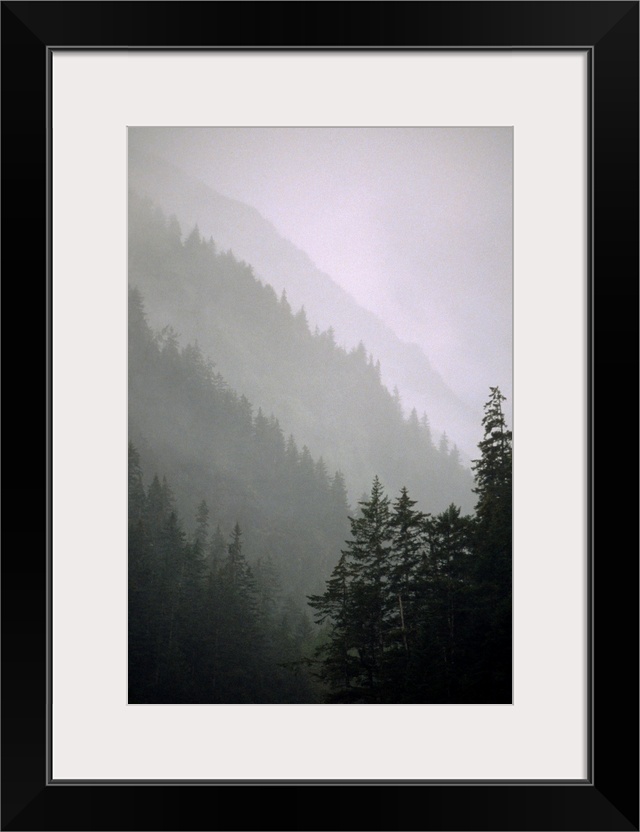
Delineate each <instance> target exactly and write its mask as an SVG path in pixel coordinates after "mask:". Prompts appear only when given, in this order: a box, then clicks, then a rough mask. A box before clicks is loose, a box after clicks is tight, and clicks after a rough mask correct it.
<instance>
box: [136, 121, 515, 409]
mask: <svg viewBox="0 0 640 832" xmlns="http://www.w3.org/2000/svg"><path fill="white" fill-rule="evenodd" d="M146 138H147V139H149V140H150V146H151V147H152V148H153V150H154V152H155V153H156V154H157V155H159V156H162V157H164V158H166V159H167V160H168V161H171V162H172V163H173V164H175V165H176V166H178V167H180V168H182V169H183V170H184V171H185V172H186V173H188V174H190V175H192V176H195V177H197V178H199V179H201V180H203V181H204V182H205V183H206V184H207V185H209V186H211V187H212V188H214V189H215V190H217V191H219V192H220V193H222V194H224V195H226V196H230V197H234V198H236V199H239V200H242V201H243V202H246V203H249V204H250V205H253V206H254V207H255V208H257V209H258V210H259V211H260V212H261V213H262V214H263V215H264V216H265V217H266V218H267V219H269V220H270V221H271V222H272V223H273V224H274V225H275V226H276V228H277V229H278V230H279V231H280V233H281V234H282V235H283V236H284V237H287V238H288V239H289V240H291V242H293V243H294V244H295V245H297V246H298V247H300V248H302V249H304V251H306V252H307V254H309V255H310V257H311V258H312V260H313V261H314V262H315V263H316V265H317V266H318V267H319V268H321V269H322V270H323V271H325V272H327V273H328V274H329V275H331V277H333V279H334V280H335V281H336V282H338V283H339V284H341V285H342V286H343V287H344V288H345V289H347V290H348V291H349V292H350V293H351V294H352V295H353V296H354V297H355V298H356V299H357V300H358V301H359V302H360V303H361V304H362V305H363V306H365V307H367V308H368V309H370V310H371V311H373V312H375V313H376V314H377V315H378V316H379V317H381V318H382V319H383V320H384V321H385V322H386V323H387V324H388V325H389V326H390V327H391V328H392V329H393V330H394V331H395V332H396V334H398V335H399V336H400V337H402V338H403V339H404V340H407V341H413V342H415V343H417V344H419V345H420V346H421V347H423V349H424V351H425V352H426V354H427V355H428V356H429V358H430V360H431V362H432V364H433V366H434V367H436V368H437V369H438V370H439V371H440V372H441V373H442V375H443V376H444V378H445V380H446V381H447V382H448V384H449V385H450V387H452V388H453V389H454V390H455V391H456V392H457V393H459V394H460V395H461V396H462V397H463V398H465V399H466V400H467V401H468V402H469V403H470V404H472V405H473V406H474V407H482V404H483V403H484V401H486V399H487V397H488V392H489V386H490V385H491V386H494V385H496V384H497V385H499V386H500V388H501V389H502V391H503V392H504V393H505V395H507V397H508V399H509V405H510V404H511V359H512V349H511V342H512V331H511V322H512V315H511V306H512V138H513V135H512V130H511V128H508V127H498V128H486V127H484V128H244V127H243V128H220V127H217V128H190V129H186V128H169V129H166V128H163V129H159V130H157V131H153V135H150V134H147V136H146ZM367 346H368V348H369V349H370V350H372V351H373V352H374V353H375V345H367Z"/></svg>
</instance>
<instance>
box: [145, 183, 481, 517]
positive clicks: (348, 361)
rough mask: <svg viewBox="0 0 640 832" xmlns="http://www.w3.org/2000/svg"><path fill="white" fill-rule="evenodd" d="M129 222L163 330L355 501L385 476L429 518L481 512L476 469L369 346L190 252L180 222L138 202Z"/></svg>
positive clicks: (241, 267)
mask: <svg viewBox="0 0 640 832" xmlns="http://www.w3.org/2000/svg"><path fill="white" fill-rule="evenodd" d="M129 225H130V229H129V280H130V283H131V285H132V286H134V287H137V288H139V289H140V290H141V291H142V292H143V294H144V297H145V303H146V308H147V312H148V314H149V318H150V320H151V322H152V324H153V326H154V327H158V326H164V325H166V324H167V323H171V325H172V326H174V327H175V328H176V329H177V331H178V333H179V335H180V337H181V338H182V340H183V342H184V341H190V342H197V343H198V344H199V347H200V348H201V349H202V351H203V353H204V354H205V355H207V356H208V357H210V358H211V359H212V361H213V362H214V363H215V365H216V370H217V371H218V372H219V373H221V374H222V375H223V376H224V378H225V379H226V381H227V382H228V383H229V384H230V385H231V386H232V387H233V388H234V389H235V390H237V391H238V392H239V393H241V394H244V395H246V396H247V397H248V398H249V399H250V400H251V401H252V402H253V404H254V406H255V407H260V408H262V410H263V412H264V414H265V416H268V415H270V414H275V415H276V416H277V417H278V419H279V421H280V426H281V427H282V430H283V431H284V433H285V435H289V434H293V435H295V437H296V439H297V441H298V442H299V443H300V444H301V445H302V444H304V445H306V446H308V448H309V451H310V453H311V454H312V455H313V456H314V457H315V458H318V457H320V456H322V457H323V459H324V462H325V463H326V464H327V465H328V466H329V468H330V469H331V470H336V469H340V470H341V471H342V472H343V473H344V475H345V478H346V481H347V486H348V487H349V489H350V495H351V498H352V500H353V501H355V500H357V499H358V497H359V496H360V495H361V494H362V493H363V492H365V493H366V492H367V491H368V490H369V488H370V485H371V481H372V480H373V477H374V476H375V475H378V476H379V477H380V478H381V480H382V482H383V483H384V484H385V486H386V487H387V488H388V490H389V492H390V493H391V494H395V493H397V492H398V491H399V490H400V489H401V488H402V487H403V486H406V487H408V488H409V490H410V491H411V493H412V494H414V496H415V498H416V499H418V500H420V502H421V505H422V507H423V508H424V509H426V510H428V511H440V510H442V509H444V508H446V507H447V506H448V505H449V504H450V503H451V502H454V503H456V504H457V505H460V506H462V508H463V509H464V510H465V511H470V510H471V509H472V505H473V498H472V493H471V486H472V478H471V474H470V472H469V471H467V470H465V469H464V468H463V467H462V466H461V465H460V462H459V460H458V458H457V455H456V453H455V452H452V451H449V449H448V448H446V447H445V446H444V444H443V443H441V445H440V447H438V448H436V447H435V446H434V444H433V441H432V438H431V432H430V427H429V424H428V421H427V420H426V419H423V420H419V419H418V417H417V414H415V413H412V415H411V417H410V418H409V419H408V420H405V419H404V418H403V415H402V409H401V406H400V401H399V399H398V397H397V396H395V395H392V394H390V393H389V391H388V390H387V388H386V387H385V386H384V385H383V384H382V381H381V377H380V368H379V366H378V365H377V364H375V363H374V362H373V360H372V357H371V356H370V355H368V354H367V352H366V349H365V348H364V346H363V345H359V346H358V347H357V348H355V349H354V350H352V351H350V352H347V351H346V350H344V349H343V348H341V347H339V346H338V345H337V344H336V343H335V340H334V338H333V335H332V333H331V332H330V331H327V332H323V333H320V332H318V333H316V334H312V333H311V332H310V330H309V326H308V323H307V320H306V317H305V315H304V312H302V311H299V312H297V313H295V314H294V313H293V311H292V309H291V306H290V304H289V303H288V301H287V299H286V297H284V296H282V297H281V298H280V299H278V297H277V296H276V293H275V292H274V290H273V289H272V288H271V287H270V286H264V285H262V284H261V283H260V281H258V280H257V279H256V277H255V275H254V274H253V272H252V269H251V267H250V266H248V265H247V264H245V263H239V262H238V261H237V260H236V259H235V258H234V257H233V256H232V255H231V254H229V253H224V252H223V253H220V252H218V251H217V250H216V247H215V244H214V243H213V242H205V241H204V240H203V239H202V238H201V236H200V234H199V233H198V232H197V231H195V230H194V231H193V232H191V233H190V234H189V235H188V236H187V239H186V240H185V242H184V243H183V242H182V239H181V231H180V228H179V226H178V225H177V223H176V222H175V221H174V222H171V221H169V222H167V221H166V220H165V218H164V216H163V215H162V213H161V212H159V211H158V210H157V209H154V208H153V207H152V205H151V204H150V203H148V202H147V201H145V200H140V199H139V198H137V197H136V196H135V195H133V194H132V195H131V197H130V205H129ZM165 337H166V338H169V339H175V340H177V338H176V337H175V336H174V335H172V334H171V333H167V334H166V335H165ZM176 441H178V442H182V441H183V437H182V436H181V435H180V434H178V436H177V440H176Z"/></svg>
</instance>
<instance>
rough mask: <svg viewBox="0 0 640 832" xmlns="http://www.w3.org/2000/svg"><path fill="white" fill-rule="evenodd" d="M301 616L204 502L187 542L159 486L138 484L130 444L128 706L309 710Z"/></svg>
mask: <svg viewBox="0 0 640 832" xmlns="http://www.w3.org/2000/svg"><path fill="white" fill-rule="evenodd" d="M311 639H312V625H311V623H310V621H309V620H308V618H307V615H306V613H305V612H304V611H302V610H301V609H300V607H299V606H298V605H297V604H296V603H295V602H294V601H293V600H292V599H291V598H287V597H286V596H285V595H284V593H283V592H282V591H281V587H280V579H279V576H278V573H277V570H276V568H275V566H274V564H273V563H272V562H271V561H270V560H268V559H266V560H258V561H257V562H256V563H255V564H254V565H253V567H252V566H250V565H249V563H248V562H247V560H246V558H245V556H244V552H243V537H242V532H241V530H240V527H239V525H238V524H236V525H235V527H234V528H233V530H232V531H231V533H230V535H228V536H227V537H225V536H224V535H223V534H222V532H221V530H220V527H219V526H217V527H216V528H215V529H214V530H212V529H211V527H210V519H209V510H208V507H207V504H206V503H205V502H204V501H202V502H201V503H200V505H199V507H198V510H197V514H196V526H195V531H194V532H193V533H192V534H187V533H186V532H185V531H184V528H183V525H182V522H181V520H180V517H179V516H178V514H177V512H176V509H175V499H174V496H173V493H172V491H171V489H170V487H169V485H168V484H167V482H166V480H163V481H162V482H161V481H160V480H159V479H158V477H157V476H156V477H154V478H153V480H152V482H151V484H150V485H149V487H148V488H145V486H144V483H143V475H142V469H141V466H140V458H139V455H138V452H137V450H136V449H135V447H134V446H133V445H131V444H130V445H129V702H130V703H131V704H137V703H269V702H292V703H295V702H313V701H315V698H316V696H317V693H316V691H315V689H314V684H313V681H312V680H311V679H310V677H309V674H308V673H307V672H306V671H305V669H304V667H303V666H302V665H301V664H300V658H301V656H302V655H303V651H305V650H308V649H309V647H310V644H311Z"/></svg>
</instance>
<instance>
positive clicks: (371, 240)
mask: <svg viewBox="0 0 640 832" xmlns="http://www.w3.org/2000/svg"><path fill="white" fill-rule="evenodd" d="M127 136H128V159H127V164H128V206H127V210H128V292H129V306H128V460H129V463H128V464H129V473H128V477H129V478H128V535H129V538H128V702H129V704H131V705H148V704H164V705H167V704H254V705H255V704H287V705H295V704H311V705H323V704H354V705H371V704H373V705H380V704H392V705H401V704H402V705H405V704H406V705H412V704H416V705H417V704H454V705H457V704H467V705H468V704H509V703H511V702H512V442H513V425H512V407H511V400H512V374H513V370H512V352H513V338H512V319H513V311H512V306H513V304H512V294H513V291H512V282H513V266H512V263H513V244H512V239H513V206H512V202H513V129H512V128H511V127H505V126H498V127H487V126H482V127H474V126H468V127H410V126H408V127H326V126H325V127H163V126H158V127H149V126H145V127H135V126H129V127H128V131H127Z"/></svg>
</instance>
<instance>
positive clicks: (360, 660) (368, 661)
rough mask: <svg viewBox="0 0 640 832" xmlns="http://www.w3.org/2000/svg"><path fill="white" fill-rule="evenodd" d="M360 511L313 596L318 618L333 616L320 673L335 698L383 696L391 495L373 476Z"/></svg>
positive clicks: (369, 699)
mask: <svg viewBox="0 0 640 832" xmlns="http://www.w3.org/2000/svg"><path fill="white" fill-rule="evenodd" d="M359 505H360V516H359V517H356V518H353V517H350V518H349V520H350V522H351V538H350V539H349V540H347V548H346V549H344V550H343V552H342V557H341V558H340V562H339V563H338V565H337V566H336V568H335V569H334V571H333V573H332V575H331V578H330V579H329V581H328V583H327V590H326V592H325V593H324V595H321V596H311V597H310V598H309V603H310V605H311V606H312V607H314V608H315V609H316V610H317V613H316V619H317V621H318V622H319V623H321V622H323V621H326V620H327V619H329V620H330V621H331V628H332V629H331V635H330V639H329V642H328V644H326V645H325V646H324V647H321V648H320V655H324V654H326V657H325V660H324V662H322V663H321V669H320V676H321V678H323V679H324V680H325V681H327V682H328V683H329V684H330V685H331V686H332V687H333V688H338V689H339V695H338V698H339V699H340V698H342V699H344V698H346V699H347V701H362V702H376V701H382V696H383V687H384V674H385V667H384V666H385V652H386V650H388V648H389V647H390V642H391V636H390V634H389V626H390V624H389V610H388V600H387V594H388V586H389V582H390V580H391V577H392V563H391V558H390V545H389V543H390V530H389V498H388V497H386V496H385V494H384V491H383V488H382V485H381V483H380V480H379V479H378V477H377V476H376V477H375V479H374V481H373V486H372V489H371V494H370V496H369V498H368V499H367V500H363V501H360V504H359Z"/></svg>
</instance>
